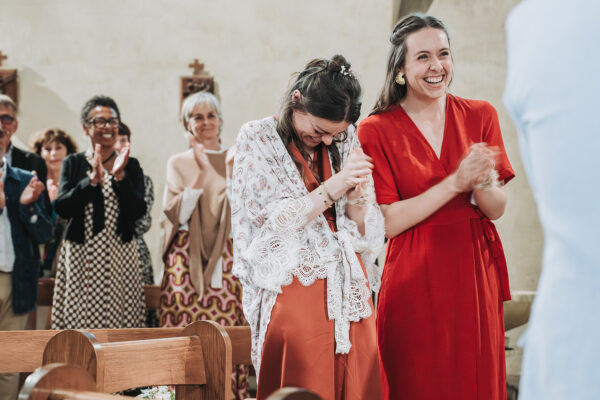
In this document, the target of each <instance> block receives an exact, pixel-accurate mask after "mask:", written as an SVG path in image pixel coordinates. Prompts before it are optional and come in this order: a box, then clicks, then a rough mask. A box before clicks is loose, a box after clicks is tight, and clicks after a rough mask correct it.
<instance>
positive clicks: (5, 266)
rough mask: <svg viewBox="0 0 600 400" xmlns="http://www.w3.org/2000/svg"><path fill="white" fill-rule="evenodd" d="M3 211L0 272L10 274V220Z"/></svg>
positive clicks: (0, 222)
mask: <svg viewBox="0 0 600 400" xmlns="http://www.w3.org/2000/svg"><path fill="white" fill-rule="evenodd" d="M7 163H8V162H7V161H6V157H4V163H3V164H2V167H1V168H0V170H2V183H4V182H6V165H7ZM4 208H5V209H4V210H2V214H0V271H2V272H12V271H13V267H14V263H15V250H14V248H13V242H12V236H11V230H10V220H9V219H8V212H6V206H5V207H4Z"/></svg>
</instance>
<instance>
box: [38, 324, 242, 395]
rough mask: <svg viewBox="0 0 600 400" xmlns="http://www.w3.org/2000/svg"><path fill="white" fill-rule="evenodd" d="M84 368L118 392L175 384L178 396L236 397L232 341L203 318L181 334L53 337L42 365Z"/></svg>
mask: <svg viewBox="0 0 600 400" xmlns="http://www.w3.org/2000/svg"><path fill="white" fill-rule="evenodd" d="M51 363H65V364H74V365H78V366H80V367H82V368H83V369H84V370H85V371H86V372H87V373H89V374H90V375H91V376H92V378H93V379H94V380H95V382H96V391H98V392H105V393H111V392H117V391H121V390H125V389H129V388H134V387H140V386H152V385H175V387H176V393H177V398H178V399H229V398H230V397H231V388H230V385H231V370H232V358H231V340H230V339H229V335H228V334H227V332H226V331H225V329H224V328H223V327H222V326H221V325H219V324H217V323H215V322H212V321H199V322H195V323H193V324H190V325H188V326H187V327H186V328H184V329H183V331H182V333H181V335H180V336H179V337H172V338H165V339H151V340H134V341H126V342H109V343H100V342H99V341H98V340H97V339H96V338H95V337H94V336H93V335H92V334H90V333H88V332H85V331H76V330H67V331H62V332H60V333H58V334H57V335H56V336H54V337H53V338H52V339H50V341H49V342H48V344H47V345H46V348H45V350H44V355H43V364H44V365H46V364H51Z"/></svg>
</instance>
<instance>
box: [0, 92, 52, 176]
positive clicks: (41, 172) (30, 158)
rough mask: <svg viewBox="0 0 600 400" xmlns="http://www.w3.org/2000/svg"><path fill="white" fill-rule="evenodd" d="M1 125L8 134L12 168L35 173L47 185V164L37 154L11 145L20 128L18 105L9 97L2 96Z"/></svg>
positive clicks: (8, 156) (7, 154)
mask: <svg viewBox="0 0 600 400" xmlns="http://www.w3.org/2000/svg"><path fill="white" fill-rule="evenodd" d="M0 123H1V125H0V126H1V127H2V129H3V130H4V131H5V132H7V133H8V136H9V137H8V140H9V142H8V148H7V149H6V155H5V157H6V160H7V161H8V165H10V166H11V167H17V168H21V169H24V170H26V171H35V172H36V174H37V177H38V179H39V180H40V181H41V182H43V183H44V184H45V183H46V175H47V173H48V172H47V169H46V163H45V162H44V160H42V158H41V157H40V156H38V155H37V154H34V153H31V152H29V151H25V150H21V149H19V148H18V147H15V146H14V145H12V144H11V142H10V138H11V137H12V135H14V134H15V132H16V131H17V128H18V127H19V121H18V120H17V105H16V104H15V102H14V101H13V100H12V99H11V98H10V97H8V96H7V95H4V94H0Z"/></svg>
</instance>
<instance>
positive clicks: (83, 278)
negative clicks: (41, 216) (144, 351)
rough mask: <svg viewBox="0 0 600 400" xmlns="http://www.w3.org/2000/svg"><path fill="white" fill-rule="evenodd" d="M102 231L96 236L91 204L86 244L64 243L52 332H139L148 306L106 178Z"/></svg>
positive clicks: (87, 208) (87, 213)
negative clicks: (78, 330) (122, 234)
mask: <svg viewBox="0 0 600 400" xmlns="http://www.w3.org/2000/svg"><path fill="white" fill-rule="evenodd" d="M102 194H103V196H104V229H103V230H102V231H101V232H99V233H98V234H97V235H95V236H92V211H93V209H92V207H93V206H92V204H91V203H89V204H87V205H86V206H85V241H84V243H83V244H79V243H75V242H72V241H70V240H67V239H65V241H64V243H63V246H62V248H61V252H60V256H59V260H58V269H57V273H56V281H55V286H54V299H53V307H52V317H51V318H52V322H51V326H52V329H97V328H138V327H143V326H144V321H145V317H146V316H145V300H144V290H143V283H142V276H141V271H140V267H139V261H138V247H137V242H136V240H135V238H134V239H132V240H131V241H129V242H127V243H122V241H121V238H120V237H119V235H118V234H117V216H118V211H119V202H118V199H117V197H116V195H115V192H114V190H113V188H112V184H111V178H110V175H109V174H104V185H103V186H102Z"/></svg>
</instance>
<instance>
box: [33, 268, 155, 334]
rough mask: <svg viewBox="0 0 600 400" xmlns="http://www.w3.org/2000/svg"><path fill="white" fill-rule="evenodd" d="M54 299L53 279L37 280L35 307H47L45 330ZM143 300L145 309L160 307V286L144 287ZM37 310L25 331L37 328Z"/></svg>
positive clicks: (34, 311)
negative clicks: (144, 300)
mask: <svg viewBox="0 0 600 400" xmlns="http://www.w3.org/2000/svg"><path fill="white" fill-rule="evenodd" d="M53 297H54V278H40V279H39V280H38V300H37V305H38V306H43V307H48V315H47V317H46V327H45V328H46V329H50V314H51V312H52V299H53ZM144 298H145V299H146V308H147V309H148V310H155V309H157V308H158V307H160V286H157V285H144ZM36 324H37V308H36V309H34V310H33V311H32V312H31V317H30V318H29V323H28V325H27V328H26V329H29V330H34V329H36V328H37V326H36Z"/></svg>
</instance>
